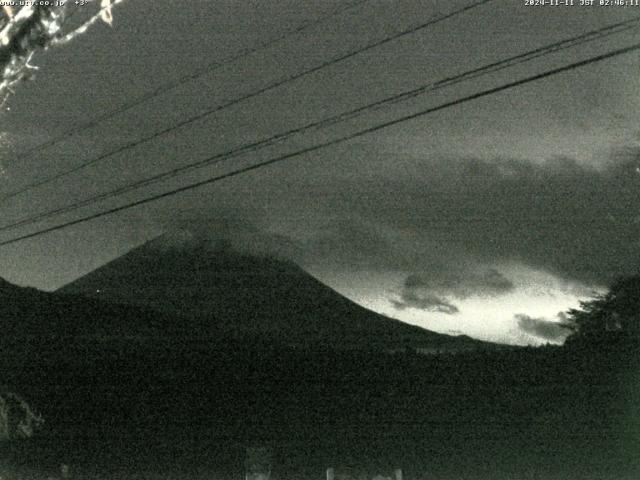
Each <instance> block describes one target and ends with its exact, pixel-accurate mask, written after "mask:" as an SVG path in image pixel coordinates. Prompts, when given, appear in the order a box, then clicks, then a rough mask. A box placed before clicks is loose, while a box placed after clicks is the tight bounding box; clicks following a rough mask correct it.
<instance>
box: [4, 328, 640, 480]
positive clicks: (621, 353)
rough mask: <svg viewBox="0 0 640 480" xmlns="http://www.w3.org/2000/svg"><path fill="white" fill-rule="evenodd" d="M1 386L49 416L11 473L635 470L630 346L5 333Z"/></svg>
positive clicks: (482, 475) (531, 474)
mask: <svg viewBox="0 0 640 480" xmlns="http://www.w3.org/2000/svg"><path fill="white" fill-rule="evenodd" d="M3 342H4V345H3V349H2V354H1V355H0V368H1V371H2V374H3V380H4V381H5V382H6V383H7V384H9V385H15V386H16V387H17V388H19V390H20V392H21V393H22V394H23V395H24V396H25V397H26V398H28V400H29V401H30V402H31V403H32V404H33V405H34V408H36V409H37V410H39V411H40V412H42V414H43V416H44V417H45V419H46V424H45V426H44V428H43V429H42V431H41V432H40V433H39V435H38V436H37V437H36V438H34V439H31V440H28V441H24V442H21V443H19V444H15V445H12V446H6V445H5V446H4V450H3V452H2V453H3V455H2V461H3V464H4V473H3V475H2V477H3V479H5V478H10V477H14V476H19V477H21V478H26V477H37V478H46V476H49V475H50V476H53V477H55V476H56V475H58V473H57V472H58V468H59V465H60V464H62V463H65V464H68V465H70V472H71V477H72V478H136V477H141V478H171V479H174V478H176V479H177V478H203V479H204V478H207V479H218V478H220V479H225V480H226V479H229V480H230V479H241V478H243V477H244V470H243V460H244V455H245V447H246V446H248V445H268V446H270V447H271V449H272V451H273V471H272V478H274V479H294V478H295V479H302V478H304V479H307V478H308V479H318V480H320V479H321V478H323V477H324V471H325V469H326V467H328V466H335V467H336V470H337V472H340V473H345V474H350V475H351V476H352V477H353V478H356V479H357V478H363V477H364V476H365V475H366V476H368V478H372V476H373V474H375V473H377V472H388V471H391V470H392V469H393V468H394V467H396V466H400V467H402V468H403V470H404V474H405V478H407V479H414V478H415V479H425V480H426V479H508V478H523V479H528V478H529V479H533V478H540V479H556V478H557V479H612V480H613V479H615V480H624V479H637V478H640V369H639V368H638V367H639V358H640V357H639V356H638V355H637V343H636V342H632V341H626V340H617V341H616V342H609V343H606V344H603V345H577V346H576V345H574V346H572V347H571V348H551V347H548V348H540V349H533V348H526V349H515V350H504V351H487V352H469V353H460V354H455V355H452V354H450V355H442V356H423V355H418V354H415V353H411V352H407V353H398V354H386V353H382V352H375V351H370V352H364V351H352V352H347V351H341V352H332V351H317V352H308V351H300V350H295V349H292V348H286V347H278V346H275V345H267V344H260V343H257V342H250V343H247V342H239V341H238V342H232V341H225V342H220V343H219V344H213V345H212V344H211V343H210V342H199V341H197V340H193V339H191V340H175V339H174V340H172V341H168V340H165V341H159V340H154V341H150V340H136V341H134V340H129V341H122V340H117V341H116V340H108V341H107V340H105V341H100V342H98V341H94V340H88V339H83V340H78V339H76V340H69V339H66V340H64V339H44V340H42V339H35V338H31V339H27V340H25V339H20V340H18V339H14V340H7V339H4V340H3Z"/></svg>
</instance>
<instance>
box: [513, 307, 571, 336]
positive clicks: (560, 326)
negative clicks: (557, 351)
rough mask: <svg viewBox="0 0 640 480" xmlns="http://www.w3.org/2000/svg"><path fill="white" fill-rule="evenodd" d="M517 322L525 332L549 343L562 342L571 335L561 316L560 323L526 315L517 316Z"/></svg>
mask: <svg viewBox="0 0 640 480" xmlns="http://www.w3.org/2000/svg"><path fill="white" fill-rule="evenodd" d="M515 320H516V322H517V324H518V327H519V328H520V329H521V330H522V331H523V332H525V333H528V334H529V335H533V336H534V337H538V338H541V339H543V340H547V341H549V342H554V343H559V342H562V341H563V340H564V339H565V338H566V337H567V335H568V334H569V333H570V330H569V329H568V328H567V325H566V323H563V321H562V320H563V317H562V316H560V315H559V320H560V321H559V322H558V321H551V320H546V319H544V318H532V317H529V316H527V315H524V314H517V315H515Z"/></svg>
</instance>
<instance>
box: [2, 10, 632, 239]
mask: <svg viewBox="0 0 640 480" xmlns="http://www.w3.org/2000/svg"><path fill="white" fill-rule="evenodd" d="M639 24H640V16H637V17H635V18H633V19H631V20H627V21H623V22H618V23H615V24H610V25H606V26H604V27H601V28H599V29H595V30H592V31H589V32H586V33H583V34H580V35H577V36H574V37H571V38H568V39H564V40H560V41H557V42H553V43H551V44H548V45H545V46H542V47H538V48H535V49H532V50H529V51H527V52H523V53H521V54H517V55H513V56H511V57H508V58H506V59H503V60H500V61H496V62H491V63H489V64H486V65H483V66H481V67H478V68H475V69H471V70H468V71H465V72H463V73H460V74H457V75H453V76H449V77H447V78H444V79H442V80H439V81H436V82H430V83H427V84H425V85H422V86H420V87H417V88H413V89H411V90H408V91H405V92H401V93H398V94H395V95H392V96H390V97H386V98H384V99H381V100H378V101H375V102H372V103H368V104H366V105H363V106H360V107H357V108H355V109H352V110H349V111H347V112H343V113H340V114H337V115H333V116H330V117H328V118H324V119H321V120H316V121H313V122H310V123H307V124H305V125H302V126H298V127H295V128H292V129H290V130H287V131H285V132H281V133H278V134H275V135H272V136H270V137H268V138H265V139H263V140H259V141H256V142H251V143H248V144H244V145H241V146H239V147H236V148H233V149H231V150H229V151H226V152H223V153H219V154H216V155H214V156H213V157H208V158H206V159H204V160H200V161H197V162H193V163H190V164H187V165H183V166H180V167H176V168H174V169H171V170H169V171H166V172H162V173H158V174H156V175H153V176H151V177H147V178H144V179H142V180H139V181H136V182H133V183H130V184H127V185H124V186H122V187H118V188H116V189H113V190H110V191H108V192H103V193H99V194H97V195H94V196H91V197H88V198H85V199H83V200H80V201H77V202H73V203H72V204H69V205H65V206H62V207H58V208H55V209H52V210H48V211H45V212H41V213H37V214H35V215H31V216H28V217H25V218H22V219H19V220H16V221H14V222H12V223H9V224H6V225H2V226H0V232H4V231H8V230H11V229H15V228H17V227H21V226H25V225H29V224H33V223H36V222H38V221H41V220H44V219H46V218H50V217H52V216H56V215H60V214H63V213H68V212H70V211H74V210H77V209H79V208H82V207H86V206H89V205H92V204H94V203H96V202H99V201H102V200H107V199H109V198H113V197H116V196H120V195H123V194H125V193H128V192H131V191H133V190H137V189H139V188H142V187H145V186H148V185H151V184H154V183H157V182H160V181H164V180H167V179H170V178H174V177H176V176H178V175H181V174H184V173H186V172H189V171H193V170H196V169H200V168H203V167H206V166H211V165H214V164H217V163H219V162H222V161H224V160H228V159H230V158H233V157H237V156H239V155H242V154H246V153H250V152H254V151H257V150H259V149H262V148H266V147H268V146H270V145H274V144H276V143H279V142H282V141H285V140H286V139H287V138H289V137H291V136H292V135H296V134H300V133H303V132H306V131H309V130H314V129H319V128H326V127H328V126H331V125H335V124H337V123H340V122H343V121H346V120H350V119H352V118H355V117H356V116H357V115H362V114H364V113H366V112H368V111H370V110H373V109H377V108H380V107H382V106H385V105H390V104H394V103H397V102H399V101H405V100H407V99H410V98H414V97H417V96H418V95H423V94H426V93H429V92H432V91H435V90H438V89H440V88H444V87H448V86H452V85H455V84H458V83H460V82H463V81H467V80H470V79H476V78H479V77H480V76H483V75H488V74H492V73H495V72H498V71H500V70H503V69H506V68H510V67H513V66H515V65H519V64H522V63H525V62H530V61H532V60H534V59H537V58H541V57H543V56H546V55H549V54H551V53H556V52H558V51H561V50H565V49H567V48H571V47H575V46H578V45H583V44H585V43H587V42H590V41H594V40H597V39H601V38H604V37H606V36H609V35H612V34H614V33H620V32H623V31H627V30H629V29H632V28H637V27H638V25H639Z"/></svg>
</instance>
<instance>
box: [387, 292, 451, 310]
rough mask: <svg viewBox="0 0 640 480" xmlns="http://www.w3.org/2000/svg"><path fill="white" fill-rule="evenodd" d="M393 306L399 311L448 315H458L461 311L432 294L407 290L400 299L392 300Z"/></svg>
mask: <svg viewBox="0 0 640 480" xmlns="http://www.w3.org/2000/svg"><path fill="white" fill-rule="evenodd" d="M391 304H392V305H393V306H394V307H395V308H396V309H398V310H405V309H407V308H416V309H419V310H425V311H427V312H440V313H446V314H448V315H453V314H455V313H458V312H459V311H460V310H459V309H458V307H456V306H455V305H453V304H451V303H449V302H447V301H446V300H444V299H442V298H440V297H438V296H437V295H433V294H431V293H418V292H415V291H411V290H405V291H403V292H402V293H401V295H400V298H399V299H392V300H391Z"/></svg>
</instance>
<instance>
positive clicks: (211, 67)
mask: <svg viewBox="0 0 640 480" xmlns="http://www.w3.org/2000/svg"><path fill="white" fill-rule="evenodd" d="M369 1H370V0H358V1H356V2H353V3H352V4H349V5H347V6H343V7H340V8H338V9H336V10H334V11H333V12H331V13H329V14H328V15H325V16H323V17H321V18H319V19H317V20H313V21H308V22H304V23H302V24H301V25H299V26H298V27H296V28H294V29H292V30H289V31H286V32H283V33H282V34H280V35H279V36H277V37H275V38H273V39H271V40H267V41H265V42H262V43H259V44H258V45H256V46H254V47H250V48H245V49H242V50H240V51H239V52H236V53H234V54H232V55H230V56H228V57H226V58H223V59H222V60H218V61H216V62H213V63H210V64H208V65H206V66H205V67H203V68H200V69H198V70H197V71H196V72H193V73H189V74H187V75H182V76H180V77H178V78H176V79H174V80H172V81H169V82H167V83H165V84H163V85H160V86H159V87H157V88H155V89H154V90H152V91H150V92H148V93H146V94H144V95H142V96H140V97H139V98H136V99H134V100H132V101H130V102H126V103H124V104H123V105H121V106H119V107H118V108H115V109H113V110H111V111H109V112H106V113H104V114H102V115H100V116H98V117H95V118H92V119H91V120H89V121H87V122H85V123H83V124H82V125H80V126H78V127H76V128H74V129H71V130H68V131H66V132H63V133H62V134H60V135H58V136H56V137H54V138H52V139H50V140H47V141H46V142H43V143H41V144H38V145H35V146H33V147H31V148H29V149H26V150H24V151H23V152H21V153H20V154H19V155H17V156H16V157H14V159H13V160H14V161H20V160H24V159H26V158H29V157H31V156H32V155H33V154H34V153H36V152H39V151H42V150H45V149H47V148H49V147H51V146H53V145H56V144H58V143H60V142H62V141H63V140H66V139H67V138H70V137H72V136H73V135H76V134H78V133H80V132H83V131H85V130H88V129H91V128H94V127H96V126H98V125H99V124H101V123H103V122H106V121H107V120H110V119H112V118H114V117H116V116H118V115H120V114H122V113H124V112H127V111H129V110H131V109H133V108H135V107H137V106H140V105H142V104H144V103H146V102H148V101H149V100H152V99H154V98H156V97H159V96H161V95H163V94H164V93H167V92H169V91H171V90H173V89H175V88H177V87H179V86H181V85H183V84H184V83H188V82H191V81H193V80H196V79H198V78H200V77H202V76H204V75H208V74H211V73H213V72H214V71H216V70H217V69H219V68H222V67H224V66H226V65H229V64H231V63H234V62H236V61H238V60H240V59H242V58H244V57H247V56H249V55H252V54H254V53H257V52H260V51H262V50H266V49H268V48H270V47H272V46H274V45H276V44H278V43H280V42H281V41H283V40H285V39H287V38H289V37H291V36H294V35H297V34H299V33H301V32H304V31H305V30H308V29H310V28H314V27H317V26H318V25H321V24H322V23H324V22H326V21H327V20H329V19H331V18H333V17H335V16H338V15H340V14H342V13H345V12H346V11H348V10H351V9H353V8H356V7H358V6H360V5H362V4H364V3H367V2H369ZM77 11H78V9H75V10H74V11H73V13H72V14H71V15H70V16H69V18H67V20H69V19H70V18H71V16H72V15H74V14H75V13H76V12H77Z"/></svg>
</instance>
